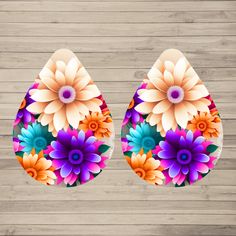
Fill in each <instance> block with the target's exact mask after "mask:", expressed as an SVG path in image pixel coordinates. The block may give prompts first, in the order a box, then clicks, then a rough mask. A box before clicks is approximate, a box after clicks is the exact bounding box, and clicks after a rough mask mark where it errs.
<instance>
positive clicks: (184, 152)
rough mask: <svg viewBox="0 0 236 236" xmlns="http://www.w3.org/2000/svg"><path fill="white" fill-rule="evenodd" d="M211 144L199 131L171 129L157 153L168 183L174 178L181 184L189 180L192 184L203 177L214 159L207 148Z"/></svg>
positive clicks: (175, 182)
mask: <svg viewBox="0 0 236 236" xmlns="http://www.w3.org/2000/svg"><path fill="white" fill-rule="evenodd" d="M209 144H210V142H208V141H206V140H205V138H204V137H203V136H201V133H200V132H198V131H196V132H194V133H193V132H192V131H190V130H189V131H185V130H178V129H177V130H176V131H172V130H169V131H168V132H167V133H166V139H165V141H161V142H160V144H159V151H158V153H157V155H158V157H159V158H160V159H161V166H162V167H163V168H164V169H165V170H166V171H165V172H164V173H165V175H166V181H167V183H168V182H170V181H171V180H172V182H173V183H174V184H177V185H181V184H183V183H184V181H185V180H187V181H188V182H189V183H190V184H192V183H193V182H195V181H196V180H198V179H200V178H202V174H206V173H208V171H209V169H210V168H212V167H213V165H212V161H213V160H214V157H210V156H209V153H208V152H207V150H206V149H207V146H208V145H209Z"/></svg>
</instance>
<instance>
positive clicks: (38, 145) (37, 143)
mask: <svg viewBox="0 0 236 236" xmlns="http://www.w3.org/2000/svg"><path fill="white" fill-rule="evenodd" d="M33 145H34V147H35V149H36V150H43V149H44V148H46V146H47V140H46V139H45V138H44V137H37V138H35V139H34V141H33Z"/></svg>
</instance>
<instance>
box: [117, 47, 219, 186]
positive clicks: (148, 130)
mask: <svg viewBox="0 0 236 236" xmlns="http://www.w3.org/2000/svg"><path fill="white" fill-rule="evenodd" d="M121 141H122V149H123V153H124V155H125V158H126V160H127V162H128V163H129V165H130V167H131V168H132V169H133V171H134V172H135V173H136V174H137V175H139V177H141V178H142V179H144V180H145V181H147V182H148V183H150V184H155V185H172V186H175V187H180V186H185V185H188V184H193V183H194V182H196V181H198V180H200V179H202V178H203V177H204V176H206V175H207V174H208V173H209V172H210V171H211V170H212V169H213V168H214V166H215V164H216V161H217V160H218V159H219V157H220V153H221V150H222V145H223V130H222V122H221V119H220V116H219V113H218V110H217V109H216V106H215V103H214V102H213V100H212V98H211V96H210V94H209V92H208V90H207V88H206V87H205V85H204V84H203V82H202V81H201V80H200V78H199V77H198V75H197V73H196V72H195V71H194V69H193V68H192V66H191V65H190V64H189V62H188V61H187V59H186V58H185V56H184V55H183V54H182V53H181V52H180V51H178V50H175V49H169V50H166V51H164V52H163V53H162V54H161V56H160V57H159V58H158V60H157V61H156V62H155V64H154V65H153V67H152V68H151V70H150V71H149V72H148V74H147V76H146V77H145V78H144V80H143V82H142V83H141V85H140V86H139V88H138V90H137V91H136V92H135V94H134V97H133V99H132V101H131V102H130V104H129V107H128V110H127V111H126V114H125V118H124V120H123V123H122V131H121Z"/></svg>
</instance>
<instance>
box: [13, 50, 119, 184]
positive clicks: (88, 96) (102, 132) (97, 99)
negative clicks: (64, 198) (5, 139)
mask: <svg viewBox="0 0 236 236" xmlns="http://www.w3.org/2000/svg"><path fill="white" fill-rule="evenodd" d="M113 139H114V128H113V121H112V117H111V114H110V111H109V109H108V107H107V105H106V102H105V101H104V99H103V98H102V95H101V92H100V91H99V90H98V88H97V86H96V85H95V84H94V82H93V81H92V79H91V78H90V76H89V74H88V72H87V71H86V69H85V68H84V67H83V65H82V64H81V63H80V61H79V60H78V59H77V57H76V56H75V55H74V54H73V53H72V52H71V51H69V50H66V49H61V50H58V51H56V52H55V53H54V54H53V55H52V57H51V58H50V59H49V61H48V62H47V64H46V65H45V67H44V68H43V69H42V71H41V72H40V74H39V76H38V78H37V79H36V80H35V83H34V84H33V85H32V86H31V87H30V89H29V91H28V92H27V94H26V96H25V98H24V100H23V102H22V103H21V106H20V108H19V111H18V113H17V115H16V120H15V122H14V129H13V145H14V151H15V153H16V156H17V160H18V161H19V163H20V164H21V165H22V167H23V168H24V169H25V171H26V172H27V173H28V174H29V175H30V176H31V177H33V178H34V179H35V180H37V181H39V182H41V183H43V184H45V185H60V186H66V187H71V186H77V185H80V184H84V183H86V182H88V181H90V180H92V179H93V178H94V177H96V176H97V175H98V174H100V173H101V172H102V170H103V169H104V168H105V167H106V161H107V159H109V158H110V157H111V153H112V150H113V146H114V145H113Z"/></svg>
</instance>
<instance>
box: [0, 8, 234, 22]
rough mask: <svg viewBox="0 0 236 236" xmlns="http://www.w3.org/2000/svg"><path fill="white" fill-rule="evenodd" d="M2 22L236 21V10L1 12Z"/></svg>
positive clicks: (0, 19)
mask: <svg viewBox="0 0 236 236" xmlns="http://www.w3.org/2000/svg"><path fill="white" fill-rule="evenodd" d="M0 22H2V23H39V22H41V23H42V22H43V23H93V24H97V23H178V22H179V23H183V22H185V23H200V22H202V23H206V22H209V23H212V22H220V23H222V22H236V12H235V11H222V10H221V11H212V12H209V11H207V12H206V11H198V12H194V11H177V12H174V11H170V12H169V11H166V12H163V11H162V12H145V11H143V12H113V13H112V14H111V13H110V12H93V17H91V16H90V15H89V14H88V12H80V13H79V14H78V12H61V11H60V12H51V11H50V12H30V11H27V12H24V11H23V12H15V11H14V12H0Z"/></svg>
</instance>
